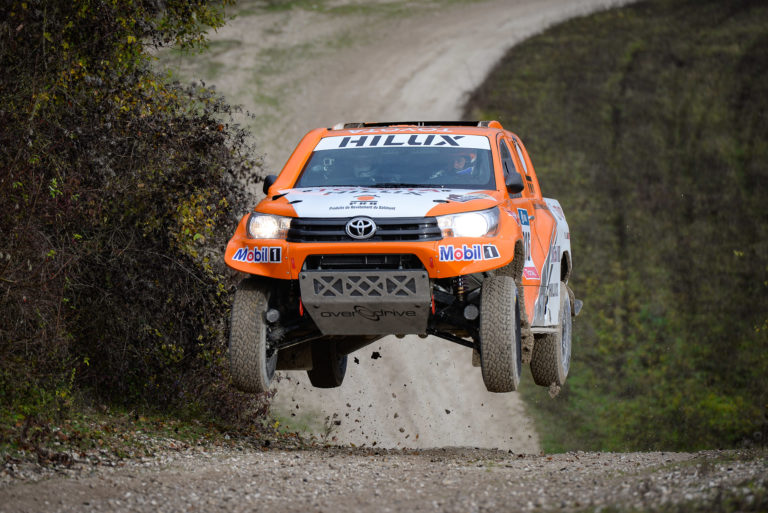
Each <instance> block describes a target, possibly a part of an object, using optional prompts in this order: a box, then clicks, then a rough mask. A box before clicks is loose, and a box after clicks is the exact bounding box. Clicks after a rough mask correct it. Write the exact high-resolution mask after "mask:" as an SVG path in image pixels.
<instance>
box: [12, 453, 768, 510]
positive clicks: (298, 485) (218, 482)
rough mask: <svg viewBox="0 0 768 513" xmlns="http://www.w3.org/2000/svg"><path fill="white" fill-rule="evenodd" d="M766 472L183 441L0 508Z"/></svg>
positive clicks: (163, 504)
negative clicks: (174, 448)
mask: <svg viewBox="0 0 768 513" xmlns="http://www.w3.org/2000/svg"><path fill="white" fill-rule="evenodd" d="M766 470H768V468H767V463H766V460H765V458H764V457H757V458H754V457H750V456H748V455H746V456H745V455H743V454H741V455H740V454H738V453H735V452H717V451H712V452H704V453H697V454H681V453H627V454H616V453H583V452H576V453H567V454H556V455H551V456H546V455H530V454H529V455H524V454H515V453H512V452H503V451H493V450H479V449H456V448H453V449H431V450H424V451H417V450H374V449H352V448H338V447H337V448H324V449H296V450H268V449H264V450H253V449H243V448H237V447H235V448H228V449H216V448H208V449H201V448H187V449H184V450H181V451H178V452H172V453H165V454H164V455H162V456H159V457H157V458H153V459H148V460H146V461H133V462H128V463H124V466H123V467H118V468H111V467H107V468H103V467H102V468H100V469H94V468H93V467H85V468H83V469H80V470H67V471H65V473H70V474H71V475H72V476H71V477H70V478H69V479H65V478H61V477H57V478H53V479H46V480H43V481H40V482H37V483H23V484H15V485H13V486H8V485H6V486H4V487H3V486H0V512H22V511H23V512H31V511H46V512H51V513H52V512H70V511H82V512H86V511H133V512H152V513H154V512H156V511H163V512H176V511H178V512H188V511H206V512H214V511H227V512H240V511H280V512H286V513H288V512H294V511H295V512H307V511H311V512H321V511H325V512H346V511H349V512H358V511H377V512H378V511H381V512H387V511H447V512H453V511H455V512H461V513H467V512H474V511H574V510H584V509H589V510H591V511H594V510H596V509H597V508H599V507H601V506H615V507H621V508H632V507H634V508H643V509H651V508H655V507H658V506H661V505H663V504H667V503H683V504H688V505H690V504H694V503H696V502H706V503H712V502H713V501H715V500H716V499H717V497H718V496H722V495H723V494H728V493H731V492H732V491H736V492H737V493H739V494H740V495H741V496H742V500H743V501H744V503H746V504H748V503H749V502H750V500H751V501H754V500H755V497H754V494H755V492H754V491H753V490H750V489H748V488H746V487H744V486H743V483H744V482H746V481H748V480H758V481H761V482H762V483H763V484H762V486H763V487H765V486H766V485H768V482H766V477H765V476H766ZM763 490H764V488H763ZM758 493H760V492H758ZM762 493H763V495H762V497H761V496H758V500H762V501H765V494H764V491H763V492H762ZM702 511H703V510H702ZM754 511H759V510H758V509H755V510H754Z"/></svg>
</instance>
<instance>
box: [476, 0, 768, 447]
mask: <svg viewBox="0 0 768 513" xmlns="http://www.w3.org/2000/svg"><path fill="white" fill-rule="evenodd" d="M766 26H768V6H766V5H765V3H764V2H753V1H748V0H744V1H739V2H727V3H724V2H717V1H714V0H710V1H698V0H697V1H693V0H656V1H651V2H644V3H639V4H636V5H632V6H630V7H626V8H623V9H617V10H611V11H606V12H603V13H598V14H596V15H593V16H590V17H588V18H582V19H577V20H573V21H571V22H568V23H565V24H563V25H561V26H559V27H556V28H554V29H552V30H549V31H548V32H546V33H544V34H542V35H540V36H537V37H535V38H532V39H530V40H528V41H527V42H525V43H523V44H522V45H520V46H519V47H516V48H515V49H513V50H512V51H511V52H510V53H509V54H508V55H507V56H506V57H505V58H504V59H503V61H502V62H501V64H499V65H498V67H497V68H496V69H495V70H494V71H493V73H492V74H491V76H490V77H489V78H488V80H487V82H486V83H485V84H484V85H483V86H482V87H481V88H480V89H479V90H478V91H476V92H475V93H474V95H473V97H472V98H471V100H470V102H469V106H468V111H467V115H468V117H472V118H476V117H480V118H496V119H500V120H501V121H502V122H503V124H504V125H505V126H507V127H508V128H510V129H512V130H514V131H516V132H517V133H519V134H520V135H521V136H522V137H523V140H524V141H526V144H527V147H528V149H529V150H530V152H531V154H532V156H533V159H534V163H535V164H536V165H537V172H538V175H539V179H540V181H541V182H542V189H543V190H544V191H545V193H546V194H547V195H550V196H552V197H555V198H558V199H559V200H560V202H561V203H562V204H563V207H564V209H565V211H566V214H567V215H568V220H569V224H570V227H571V231H572V233H573V235H574V236H573V248H574V249H573V251H574V262H575V265H574V270H575V274H574V277H573V279H572V282H571V284H572V286H573V288H574V290H575V292H576V295H577V296H578V297H581V298H583V299H584V301H585V307H584V313H583V314H582V315H581V316H580V317H579V318H578V319H577V321H576V323H575V324H574V327H575V328H574V329H575V346H574V356H575V361H574V362H573V364H572V366H571V372H570V376H569V383H568V385H567V386H566V387H565V388H564V389H563V393H562V394H561V396H560V397H558V398H557V399H556V400H555V401H549V400H548V399H544V398H543V395H542V394H541V393H540V391H539V390H536V391H535V392H532V393H529V394H528V396H527V397H528V399H529V400H530V401H531V402H532V404H533V407H534V410H535V411H536V412H537V415H540V416H541V417H540V420H541V422H540V423H539V424H540V425H542V426H546V427H545V434H544V435H545V444H546V447H547V449H549V450H564V449H573V448H578V449H588V448H592V449H612V450H621V449H698V448H703V447H722V446H737V445H739V444H741V443H745V442H749V441H751V440H752V439H753V438H754V439H759V438H761V439H762V440H765V436H766V435H768V416H767V414H768V386H766V385H767V384H768V378H766V376H768V352H767V351H766V348H767V347H768V316H767V315H766V312H768V201H766V200H767V199H768V196H767V195H766V187H767V186H768V182H767V179H768V143H767V142H766V141H768V31H766V28H765V27H766Z"/></svg>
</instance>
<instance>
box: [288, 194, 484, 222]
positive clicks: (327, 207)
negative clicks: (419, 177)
mask: <svg viewBox="0 0 768 513" xmlns="http://www.w3.org/2000/svg"><path fill="white" fill-rule="evenodd" d="M494 192H496V191H473V190H471V189H439V188H436V189H430V188H402V189H394V188H393V189H381V188H367V187H308V188H300V189H284V190H281V191H279V196H281V197H280V201H283V200H285V201H287V202H288V203H289V204H290V206H291V207H293V209H294V210H295V211H296V215H297V216H298V217H321V218H323V217H325V218H327V217H352V216H357V215H364V216H370V217H424V216H427V215H430V214H429V212H430V211H431V210H432V209H433V208H435V207H436V206H438V205H444V204H446V203H459V204H462V205H461V207H459V208H455V209H452V210H453V211H455V212H462V211H467V210H475V209H477V208H487V207H489V206H491V205H488V204H487V202H488V201H489V200H490V201H492V202H494V203H496V202H498V200H497V198H495V197H493V196H492V195H491V194H492V193H494ZM475 201H478V203H479V202H482V203H484V204H483V205H480V204H478V205H477V206H475V205H472V206H470V205H463V204H466V203H470V202H475ZM441 210H442V209H441Z"/></svg>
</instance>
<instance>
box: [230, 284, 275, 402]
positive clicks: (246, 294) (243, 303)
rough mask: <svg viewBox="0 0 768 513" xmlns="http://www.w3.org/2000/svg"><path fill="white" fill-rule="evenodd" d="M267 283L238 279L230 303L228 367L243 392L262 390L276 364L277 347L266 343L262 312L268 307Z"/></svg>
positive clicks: (272, 373)
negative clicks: (272, 347)
mask: <svg viewBox="0 0 768 513" xmlns="http://www.w3.org/2000/svg"><path fill="white" fill-rule="evenodd" d="M270 290H271V289H270V287H269V282H268V281H267V280H264V279H259V278H246V279H245V280H243V281H241V282H240V285H238V287H237V291H236V292H235V299H234V301H233V303H232V316H231V318H230V328H229V367H230V372H231V373H232V381H233V382H234V384H235V386H236V387H237V388H238V389H240V390H242V391H243V392H254V393H262V392H266V391H268V390H269V384H270V383H271V382H272V377H273V376H274V375H275V368H276V367H277V349H271V348H270V347H269V345H268V343H267V325H266V322H264V312H266V311H267V309H268V308H269V297H270V294H271V292H270Z"/></svg>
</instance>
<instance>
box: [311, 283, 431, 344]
mask: <svg viewBox="0 0 768 513" xmlns="http://www.w3.org/2000/svg"><path fill="white" fill-rule="evenodd" d="M299 286H300V289H301V300H302V301H303V302H304V307H305V308H306V311H307V312H308V313H309V315H310V316H311V317H312V320H313V321H315V324H316V325H317V327H318V328H319V329H320V331H321V332H323V334H325V335H385V334H390V333H397V334H400V333H405V334H408V333H426V331H427V319H428V317H429V309H430V305H431V295H430V292H429V276H428V275H427V273H426V272H425V271H328V272H325V271H306V272H302V273H300V274H299Z"/></svg>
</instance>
